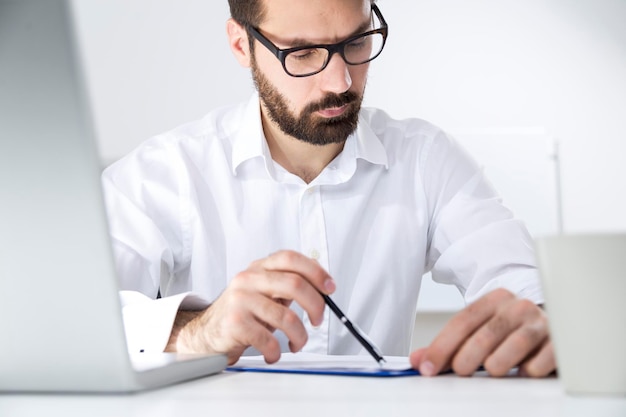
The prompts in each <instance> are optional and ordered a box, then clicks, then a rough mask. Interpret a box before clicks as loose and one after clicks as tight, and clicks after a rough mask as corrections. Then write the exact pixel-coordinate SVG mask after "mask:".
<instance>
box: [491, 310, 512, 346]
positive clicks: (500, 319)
mask: <svg viewBox="0 0 626 417" xmlns="http://www.w3.org/2000/svg"><path fill="white" fill-rule="evenodd" d="M510 328H511V323H510V321H509V319H508V317H506V316H503V315H495V316H494V317H492V318H491V320H489V321H488V322H487V324H486V325H485V329H486V331H487V333H488V334H489V335H490V336H491V339H492V340H495V339H501V338H502V337H503V335H505V334H506V333H508V332H509V329H510Z"/></svg>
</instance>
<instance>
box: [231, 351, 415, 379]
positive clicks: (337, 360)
mask: <svg viewBox="0 0 626 417" xmlns="http://www.w3.org/2000/svg"><path fill="white" fill-rule="evenodd" d="M387 360H388V365H387V366H385V367H379V366H378V364H376V363H374V362H373V361H372V358H370V357H368V356H356V355H350V356H335V355H318V354H310V353H295V354H294V353H284V354H283V355H282V357H281V359H280V360H279V361H278V362H277V363H275V364H267V363H265V361H264V359H263V357H260V356H255V357H242V358H241V359H240V360H239V362H237V363H236V364H235V365H232V366H229V367H227V368H226V371H229V372H264V373H288V374H302V375H335V376H352V377H355V376H356V377H377V378H389V377H401V376H417V375H420V373H419V371H418V370H415V369H413V368H411V366H410V364H409V363H408V358H405V357H387Z"/></svg>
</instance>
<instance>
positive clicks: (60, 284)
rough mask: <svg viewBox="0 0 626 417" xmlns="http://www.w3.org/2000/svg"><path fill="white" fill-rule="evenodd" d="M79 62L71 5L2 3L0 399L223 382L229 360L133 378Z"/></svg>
mask: <svg viewBox="0 0 626 417" xmlns="http://www.w3.org/2000/svg"><path fill="white" fill-rule="evenodd" d="M78 62H79V60H78V52H77V48H76V39H75V36H74V34H73V25H72V18H71V5H70V4H68V2H67V1H63V0H47V1H30V0H20V1H9V0H0V283H1V284H2V285H1V290H0V334H1V335H2V336H1V337H2V342H1V343H0V391H13V392H15V391H68V392H76V391H89V392H129V391H136V390H141V389H147V388H154V387H158V386H163V385H168V384H172V383H175V382H179V381H183V380H186V379H191V378H197V377H200V376H204V375H209V374H213V373H217V372H219V371H221V370H222V369H224V368H225V366H226V357H225V356H224V355H211V356H186V357H184V358H182V357H180V356H176V355H174V354H166V353H163V354H159V355H156V356H157V357H156V358H152V357H151V358H148V357H144V358H142V359H143V360H141V369H136V368H135V367H133V363H132V360H131V357H130V356H129V353H128V350H127V346H126V342H125V335H124V327H123V322H122V313H121V307H120V301H119V297H118V286H117V278H116V276H115V268H114V262H113V256H112V250H111V245H110V241H109V233H108V227H107V219H106V212H105V207H104V202H103V197H102V193H101V185H100V163H99V158H98V157H97V152H96V149H95V141H94V138H93V136H92V132H91V129H90V121H89V110H88V106H87V105H86V103H87V101H86V96H85V95H84V94H83V89H82V73H81V70H80V65H78ZM151 359H154V366H151V365H149V364H148V363H146V362H147V361H148V360H151Z"/></svg>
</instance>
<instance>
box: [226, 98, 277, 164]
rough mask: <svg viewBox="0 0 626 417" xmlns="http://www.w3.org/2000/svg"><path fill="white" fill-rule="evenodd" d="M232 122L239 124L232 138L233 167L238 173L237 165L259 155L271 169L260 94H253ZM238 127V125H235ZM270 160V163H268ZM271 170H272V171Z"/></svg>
mask: <svg viewBox="0 0 626 417" xmlns="http://www.w3.org/2000/svg"><path fill="white" fill-rule="evenodd" d="M232 123H234V124H238V125H239V129H236V130H235V132H236V133H235V134H234V135H233V138H232V147H233V148H232V149H233V151H232V169H233V174H234V175H237V167H239V165H241V164H242V163H244V162H245V161H247V160H249V159H253V158H257V157H261V158H263V159H264V160H265V165H266V166H268V169H270V167H269V166H270V165H271V160H272V158H271V155H270V151H269V148H268V146H267V141H266V140H265V136H264V135H263V123H262V122H261V105H260V103H259V96H258V94H256V93H255V94H253V95H252V97H250V100H248V102H247V103H246V104H245V105H244V107H243V109H242V111H241V113H238V114H237V116H236V117H235V118H234V119H233V121H232ZM235 127H236V126H235ZM268 162H269V163H268ZM270 172H271V171H270Z"/></svg>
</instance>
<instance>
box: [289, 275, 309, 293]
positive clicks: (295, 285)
mask: <svg viewBox="0 0 626 417" xmlns="http://www.w3.org/2000/svg"><path fill="white" fill-rule="evenodd" d="M284 285H285V286H286V287H287V290H288V291H289V293H290V294H298V293H300V292H302V290H303V289H304V286H305V283H304V280H303V279H302V278H301V277H300V276H298V275H296V274H286V275H285V280H284Z"/></svg>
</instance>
